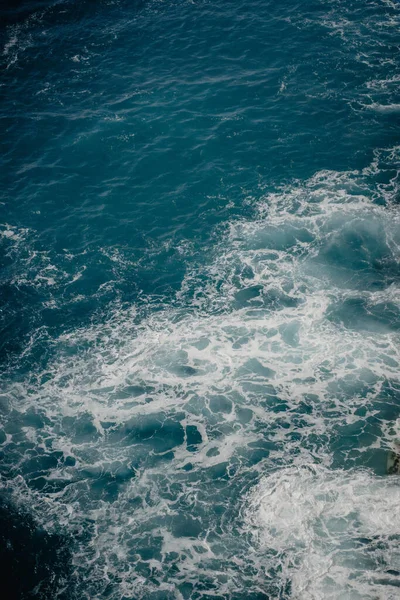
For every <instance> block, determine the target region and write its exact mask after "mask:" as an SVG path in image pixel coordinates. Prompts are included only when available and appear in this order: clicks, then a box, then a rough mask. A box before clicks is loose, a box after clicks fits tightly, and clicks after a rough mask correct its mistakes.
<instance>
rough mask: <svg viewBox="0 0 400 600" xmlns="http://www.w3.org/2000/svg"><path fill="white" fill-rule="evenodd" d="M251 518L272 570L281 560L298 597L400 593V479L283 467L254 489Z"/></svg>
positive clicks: (250, 527) (386, 596) (311, 467)
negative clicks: (399, 576)
mask: <svg viewBox="0 0 400 600" xmlns="http://www.w3.org/2000/svg"><path fill="white" fill-rule="evenodd" d="M245 518H246V523H247V528H248V530H250V531H251V532H252V534H253V536H254V539H255V540H256V544H257V546H258V547H259V549H260V551H261V552H262V551H263V552H264V557H265V569H266V570H268V568H271V567H273V568H275V569H276V566H277V563H278V564H280V565H281V569H282V570H281V573H282V578H283V579H287V580H288V581H291V586H292V588H291V589H292V592H291V597H292V598H293V599H296V600H306V599H307V600H320V599H321V598H323V599H324V600H329V599H332V600H339V599H343V600H344V599H345V598H346V599H348V598H351V599H352V600H356V599H360V600H361V599H363V600H367V599H368V600H372V599H374V600H375V599H376V598H381V599H382V600H383V599H386V600H389V599H390V600H394V598H397V597H398V585H399V578H398V573H397V571H398V569H399V568H400V551H399V540H400V525H399V524H400V487H399V482H398V479H397V478H396V479H384V478H376V477H373V476H371V474H370V473H367V472H363V471H358V472H356V473H354V472H345V471H330V470H328V469H326V468H325V467H322V466H317V465H315V464H314V465H302V466H301V467H290V468H287V469H282V470H280V471H278V472H276V473H273V474H272V475H270V476H268V477H265V478H263V479H262V480H261V481H260V483H259V484H258V486H256V488H255V489H254V490H252V492H251V494H250V495H249V498H248V505H247V508H246V515H245ZM393 569H394V571H393Z"/></svg>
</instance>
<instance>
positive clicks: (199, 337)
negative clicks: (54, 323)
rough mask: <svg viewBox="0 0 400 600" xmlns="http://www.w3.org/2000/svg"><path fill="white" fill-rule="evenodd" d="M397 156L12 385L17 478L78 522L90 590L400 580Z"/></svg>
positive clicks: (85, 333)
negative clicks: (169, 296) (389, 466)
mask: <svg viewBox="0 0 400 600" xmlns="http://www.w3.org/2000/svg"><path fill="white" fill-rule="evenodd" d="M395 156H397V155H396V152H395V150H394V149H391V150H390V151H389V150H388V151H381V152H377V154H376V156H375V158H374V161H373V163H371V165H370V166H369V167H368V168H367V169H365V170H364V171H363V172H360V171H352V172H343V173H339V172H331V171H323V172H320V173H317V174H316V175H315V176H314V177H312V178H311V179H309V180H307V181H306V182H297V183H296V182H295V183H294V184H293V185H291V186H287V187H285V188H283V189H281V190H278V191H276V192H274V193H269V194H267V195H265V196H263V197H262V198H261V199H260V200H259V201H258V202H257V203H256V206H255V211H254V216H253V218H252V219H248V220H245V219H243V220H241V221H235V222H230V223H228V224H227V226H226V227H225V229H224V231H223V233H222V234H221V237H220V238H219V240H218V241H217V243H216V244H215V245H214V247H213V248H210V249H209V257H210V258H209V260H208V261H207V262H203V263H199V264H193V265H192V266H191V268H188V271H187V275H186V278H185V280H184V282H183V285H182V288H181V290H180V292H179V294H178V295H177V298H176V300H175V302H174V304H173V305H172V306H171V305H170V306H163V307H159V310H154V311H150V312H149V313H147V314H143V313H140V312H139V311H138V310H137V309H136V308H135V309H123V310H122V309H121V308H120V307H119V306H118V305H117V306H115V308H114V310H113V311H112V312H111V314H110V315H109V317H108V319H106V320H102V321H101V323H99V324H92V325H91V326H89V327H84V328H80V329H77V328H75V329H73V330H72V331H71V332H69V333H65V334H63V335H61V336H59V338H58V339H56V340H53V341H52V344H51V346H50V350H49V352H50V353H51V354H50V358H49V360H48V361H47V362H46V363H45V367H44V368H43V370H38V371H36V372H32V371H31V372H30V373H29V374H28V375H26V374H24V372H23V370H22V371H21V373H22V374H21V375H20V380H19V383H18V385H14V386H13V387H12V388H10V389H8V390H5V391H6V394H5V395H4V402H3V401H2V402H3V404H2V407H3V409H4V410H3V422H4V430H5V436H6V437H5V438H4V440H3V442H2V448H3V449H4V450H5V451H6V452H7V453H8V456H9V460H10V463H11V464H12V468H11V467H10V476H9V477H8V479H7V480H4V481H3V482H2V485H3V488H4V489H5V490H6V491H7V493H8V494H10V495H11V497H12V498H13V500H14V502H16V503H17V504H19V505H20V506H25V507H29V511H30V512H31V513H32V514H33V515H34V516H35V518H36V519H37V520H38V521H39V522H41V523H43V524H44V525H45V526H46V527H47V528H48V529H49V530H58V531H60V530H61V531H64V532H67V533H68V534H69V535H73V536H74V539H75V542H74V553H73V554H74V559H73V560H74V569H75V576H74V578H72V580H71V586H72V587H73V590H74V593H76V594H78V595H79V596H80V597H82V598H89V597H96V595H98V594H99V593H100V592H99V590H101V593H106V592H107V594H109V597H110V598H113V599H114V598H115V599H116V600H117V599H118V600H120V599H121V598H122V597H124V596H125V597H126V596H128V597H129V596H133V597H135V598H149V597H151V595H152V594H153V593H154V594H156V593H163V594H165V597H166V598H169V597H171V598H173V597H179V594H182V596H183V597H185V596H184V593H186V592H185V589H186V588H185V586H187V585H189V586H192V587H193V589H196V586H207V590H209V591H208V592H207V594H209V593H212V594H214V595H215V596H217V597H221V596H222V595H224V594H225V595H226V594H228V595H229V594H232V595H234V594H238V593H239V594H244V593H245V591H246V590H249V589H250V590H252V591H254V593H256V592H258V591H259V592H260V593H261V592H262V593H269V594H271V595H272V597H280V598H286V597H293V598H299V599H300V598H306V597H309V598H321V597H323V598H336V597H337V596H335V595H334V594H335V593H336V591H337V589H338V588H337V587H336V588H332V587H331V586H332V584H331V582H332V580H333V579H335V580H336V581H337V582H339V584H340V594H342V596H341V597H343V598H345V597H346V594H347V597H351V598H362V597H363V598H371V599H372V598H376V597H377V595H378V596H379V594H380V596H379V597H382V598H385V599H386V598H387V599H389V598H391V597H392V596H391V594H392V595H393V590H394V589H395V583H393V578H396V575H393V573H395V572H397V571H396V570H397V569H398V567H397V564H398V553H397V550H396V545H395V540H397V537H396V536H398V534H399V532H397V530H396V528H395V527H394V528H392V529H390V527H389V524H388V523H389V519H391V515H394V516H395V517H396V518H397V517H398V516H399V515H397V512H396V511H397V510H398V509H397V507H398V505H399V503H398V500H399V498H398V494H397V488H396V482H397V479H396V476H395V475H394V476H393V478H392V479H390V480H389V479H385V478H384V477H383V475H384V474H385V472H386V461H387V452H388V450H389V449H390V448H391V447H392V444H393V441H394V440H395V439H396V438H397V437H398V432H397V430H396V427H395V426H394V424H395V422H396V418H397V417H398V401H397V399H398V393H399V389H400V384H399V379H398V372H399V364H400V355H399V343H398V342H399V339H398V338H399V328H400V319H399V315H400V312H399V311H400V308H399V307H400V302H399V300H400V296H399V288H398V261H399V252H400V238H399V227H398V219H399V217H398V213H397V211H396V207H395V203H394V199H395V197H396V193H397V188H396V181H397V180H396V179H395V177H394V176H393V162H394V159H393V157H395ZM390 157H392V158H390ZM392 159H393V160H392ZM388 162H389V163H390V165H389V166H388V167H387V172H388V177H386V176H385V169H384V165H386V164H387V163H388ZM377 173H379V185H380V186H383V187H378V186H377V185H375V177H376V174H377ZM385 177H386V178H385ZM204 281H206V282H207V284H206V285H204ZM39 343H40V336H39V337H38V339H36V340H34V341H33V342H32V346H31V348H30V350H27V352H30V351H32V352H35V348H36V346H35V344H39ZM305 465H308V466H305ZM365 469H370V470H369V471H366V470H365ZM243 511H244V512H243ZM391 511H392V512H391ZM241 514H242V515H244V517H243V519H244V525H243V523H242V521H243V519H242V517H240V515H241ZM226 515H229V518H227V516H226ZM242 526H243V527H244V533H245V535H243V536H239V535H238V530H239V528H240V527H242ZM255 540H256V542H257V543H256V544H255ZM357 564H361V565H362V573H360V568H359V567H358V566H357ZM381 565H384V566H381ZM246 593H247V592H246ZM349 594H353V595H351V596H349ZM202 597H206V595H205V594H203V596H202Z"/></svg>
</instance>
